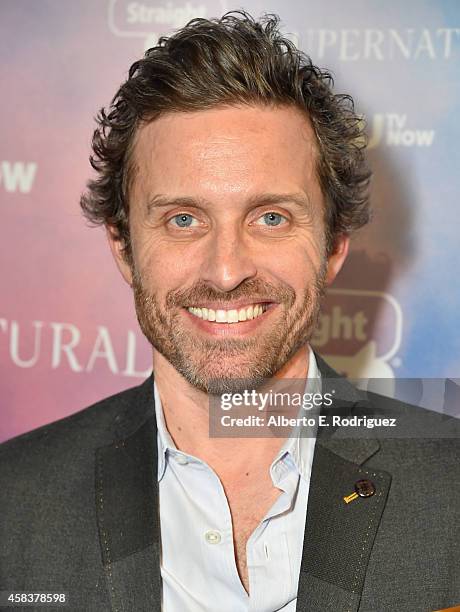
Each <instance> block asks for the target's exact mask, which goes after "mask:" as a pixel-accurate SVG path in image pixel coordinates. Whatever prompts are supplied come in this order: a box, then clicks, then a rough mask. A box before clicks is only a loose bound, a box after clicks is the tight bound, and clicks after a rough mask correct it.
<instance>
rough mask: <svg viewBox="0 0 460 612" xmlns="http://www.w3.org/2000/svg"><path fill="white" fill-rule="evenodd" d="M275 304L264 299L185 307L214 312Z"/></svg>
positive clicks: (207, 303) (194, 304)
mask: <svg viewBox="0 0 460 612" xmlns="http://www.w3.org/2000/svg"><path fill="white" fill-rule="evenodd" d="M273 303H274V302H273V301H271V300H267V299H266V298H262V299H257V298H255V299H252V300H248V299H242V300H236V301H235V302H225V303H222V302H206V303H205V304H203V303H200V302H197V303H193V304H189V305H187V306H185V308H192V306H193V307H194V308H207V309H208V310H209V309H212V310H239V309H240V308H248V307H249V306H254V304H273Z"/></svg>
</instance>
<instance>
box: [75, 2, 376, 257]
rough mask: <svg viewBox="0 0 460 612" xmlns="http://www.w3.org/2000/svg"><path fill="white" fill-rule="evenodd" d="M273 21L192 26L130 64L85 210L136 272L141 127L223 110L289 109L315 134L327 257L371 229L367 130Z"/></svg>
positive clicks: (240, 16)
mask: <svg viewBox="0 0 460 612" xmlns="http://www.w3.org/2000/svg"><path fill="white" fill-rule="evenodd" d="M279 22H280V20H279V17H278V16H277V15H272V14H269V15H265V16H263V17H262V18H261V19H260V20H259V21H255V20H254V18H253V17H251V16H250V15H249V14H248V13H246V12H245V11H233V12H230V13H226V14H225V15H224V16H223V17H222V18H220V19H212V20H207V19H193V20H192V21H190V22H189V23H188V24H187V25H186V26H185V27H183V28H182V29H181V30H179V31H177V32H176V33H175V34H174V35H173V36H170V37H161V38H160V39H159V41H158V44H157V45H156V46H155V47H152V48H151V49H148V50H147V51H146V52H145V55H144V57H143V58H142V59H140V60H138V61H136V62H134V64H133V65H132V66H131V68H130V70H129V76H128V79H127V80H126V81H125V83H123V84H122V85H121V87H120V89H119V90H118V91H117V93H116V94H115V96H114V98H113V100H112V102H111V105H110V107H109V108H108V109H104V108H102V109H101V110H100V111H99V114H98V116H97V118H96V121H97V124H98V127H97V129H96V130H95V132H94V135H93V139H92V148H93V155H91V157H90V162H91V165H92V167H93V168H94V169H95V170H96V173H97V176H96V178H94V179H92V180H90V181H89V182H88V184H87V188H88V189H87V192H86V193H85V194H83V195H82V197H81V201H80V205H81V207H82V209H83V212H84V215H85V216H86V218H87V219H88V220H89V221H90V222H92V223H93V224H95V225H102V224H105V225H106V226H109V227H111V228H113V229H114V231H115V236H116V237H117V239H119V240H121V241H122V244H123V248H124V254H125V256H126V258H127V261H129V262H130V263H131V262H132V258H131V243H130V235H129V214H128V213H129V191H130V185H131V183H132V180H133V178H134V168H133V167H132V155H131V153H132V147H133V141H134V137H135V134H136V130H137V129H138V127H139V126H140V125H141V123H144V122H149V121H152V120H154V119H156V118H157V117H158V116H159V115H161V114H164V113H170V112H175V111H182V112H184V111H185V112H187V111H190V112H192V111H198V110H204V109H209V108H213V107H217V106H223V105H227V106H228V105H241V104H246V105H254V104H264V105H273V104H275V105H292V106H295V107H298V108H300V109H302V110H303V111H304V112H306V114H307V116H308V117H309V119H310V121H311V124H312V126H313V129H314V132H315V134H316V138H317V143H318V149H319V161H318V167H317V173H318V179H319V182H320V185H321V188H322V191H323V194H324V196H325V200H326V209H325V225H326V244H327V251H328V253H330V252H331V251H332V250H333V247H334V244H335V238H336V236H338V235H340V234H348V233H350V232H351V231H353V230H356V229H358V228H360V227H362V226H363V225H365V224H366V223H367V222H368V221H369V219H370V208H369V196H368V185H369V180H370V174H371V173H370V171H369V169H368V167H367V165H366V162H365V158H364V152H363V149H364V148H365V144H366V140H365V137H364V133H363V122H362V121H361V118H360V117H359V116H358V115H357V114H356V113H355V111H354V104H353V99H352V98H351V97H350V96H349V95H345V94H334V93H333V92H332V88H333V84H334V83H333V79H332V76H331V74H330V73H329V72H327V71H325V70H321V69H320V68H318V67H317V66H315V65H313V63H312V61H311V59H310V58H309V57H308V56H307V55H305V54H303V53H302V52H301V51H299V50H298V49H297V48H296V47H295V45H294V44H293V43H292V42H291V41H290V40H289V39H287V38H286V37H284V36H282V34H281V33H280V29H279Z"/></svg>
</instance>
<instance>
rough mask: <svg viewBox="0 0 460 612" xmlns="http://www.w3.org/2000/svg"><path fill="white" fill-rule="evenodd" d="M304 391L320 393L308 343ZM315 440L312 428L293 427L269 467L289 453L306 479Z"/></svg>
mask: <svg viewBox="0 0 460 612" xmlns="http://www.w3.org/2000/svg"><path fill="white" fill-rule="evenodd" d="M304 393H305V394H307V393H321V372H320V371H319V368H318V364H317V362H316V359H315V354H314V352H313V350H312V348H311V346H310V345H308V374H307V378H306V381H305V390H304ZM300 410H301V412H300V416H304V415H305V414H306V413H305V411H304V410H303V408H301V409H300ZM315 440H316V431H315V430H314V429H311V430H309V431H307V428H306V427H300V428H297V427H296V428H293V430H292V431H291V435H290V436H289V438H287V439H286V441H285V442H284V444H283V446H282V447H281V448H280V450H279V451H278V453H277V455H276V457H275V459H274V460H273V463H272V465H271V468H270V469H272V467H273V466H274V465H275V464H276V463H278V462H279V461H280V460H281V459H283V457H285V456H286V455H290V457H291V458H292V461H293V462H294V464H295V466H296V468H297V470H298V471H299V473H300V475H301V476H303V477H304V478H306V479H308V478H309V477H310V473H311V466H312V462H313V451H314V446H315Z"/></svg>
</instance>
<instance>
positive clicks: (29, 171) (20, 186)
mask: <svg viewBox="0 0 460 612" xmlns="http://www.w3.org/2000/svg"><path fill="white" fill-rule="evenodd" d="M36 175H37V163H36V162H23V161H7V160H3V161H0V185H1V186H2V187H3V189H4V190H5V191H7V192H8V193H18V192H19V193H30V191H31V189H32V187H33V184H34V181H35V177H36Z"/></svg>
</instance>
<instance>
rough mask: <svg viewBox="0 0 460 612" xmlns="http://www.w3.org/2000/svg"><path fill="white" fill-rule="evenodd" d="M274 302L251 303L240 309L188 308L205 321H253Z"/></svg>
mask: <svg viewBox="0 0 460 612" xmlns="http://www.w3.org/2000/svg"><path fill="white" fill-rule="evenodd" d="M272 305H274V304H273V303H267V302H264V303H259V304H251V305H250V306H247V307H244V308H239V309H228V310H225V309H216V310H215V309H213V308H205V307H197V306H190V307H188V308H187V310H188V312H190V313H191V314H192V315H194V316H195V317H198V318H199V319H203V321H212V322H214V323H240V322H241V321H251V320H252V319H257V318H258V317H260V316H261V315H263V314H264V312H266V311H267V310H268V309H269V308H270V306H272Z"/></svg>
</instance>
